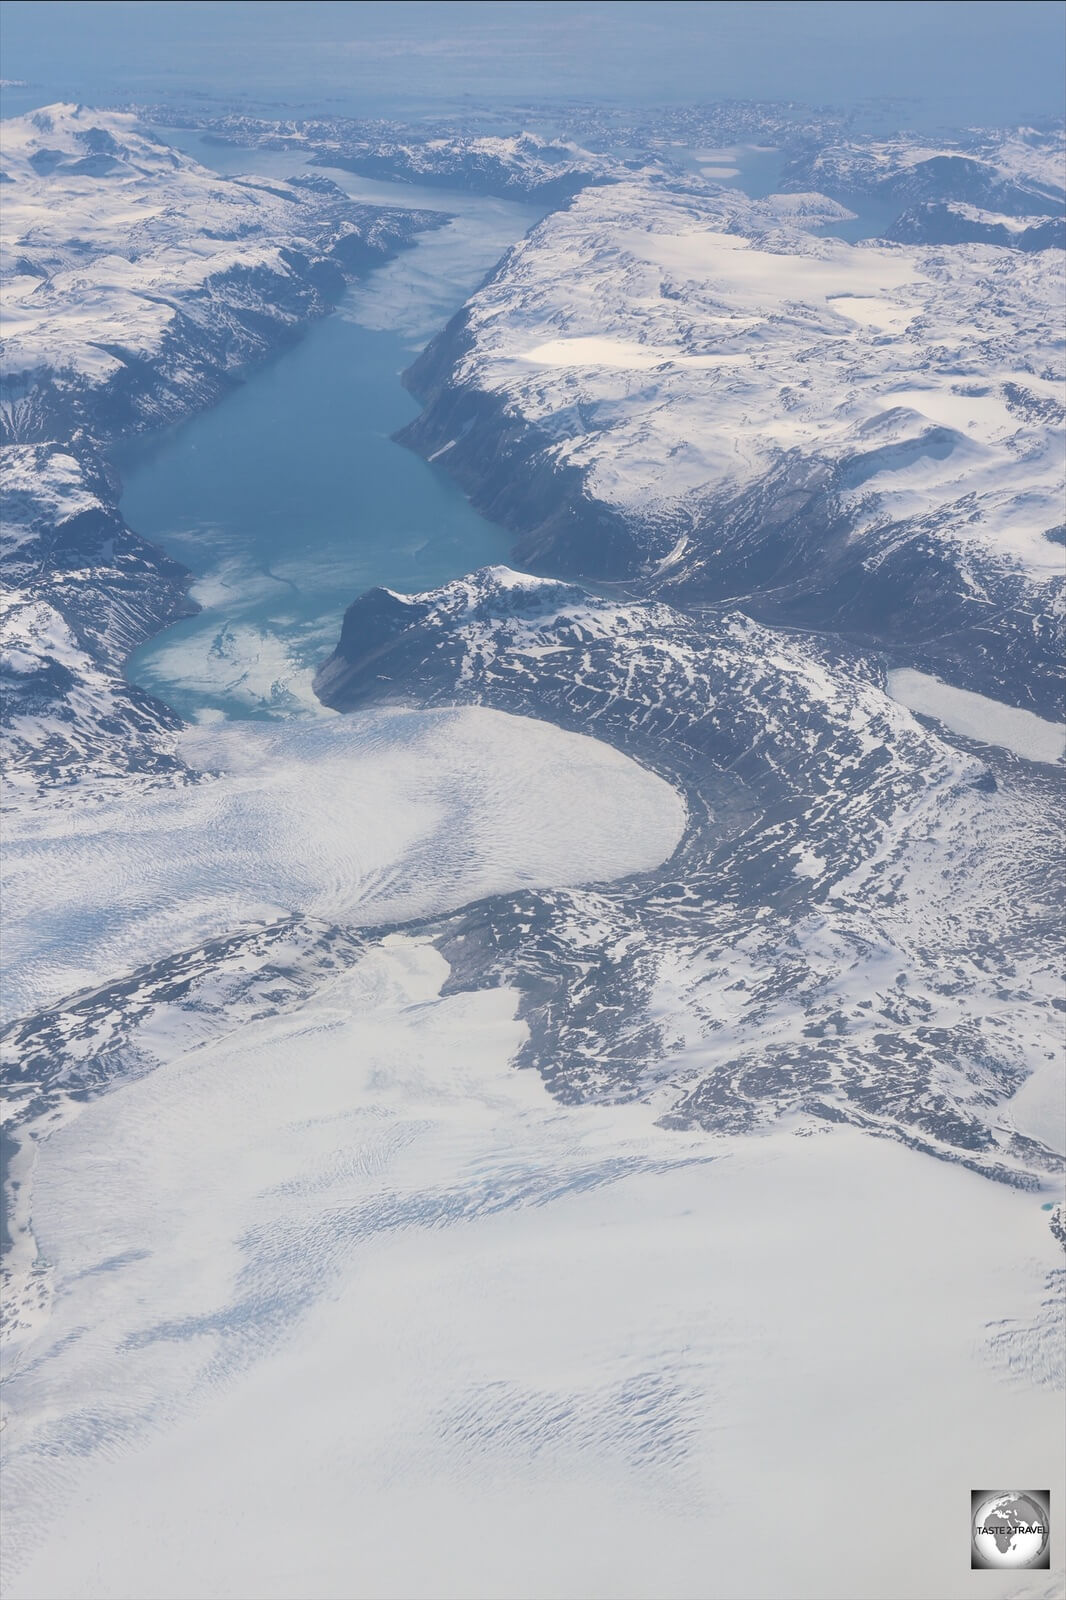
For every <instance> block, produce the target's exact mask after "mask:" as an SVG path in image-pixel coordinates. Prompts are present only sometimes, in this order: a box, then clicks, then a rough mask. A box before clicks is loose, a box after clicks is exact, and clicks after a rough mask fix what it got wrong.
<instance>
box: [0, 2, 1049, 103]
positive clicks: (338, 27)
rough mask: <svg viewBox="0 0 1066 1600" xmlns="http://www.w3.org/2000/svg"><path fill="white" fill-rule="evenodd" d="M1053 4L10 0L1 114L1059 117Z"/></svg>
mask: <svg viewBox="0 0 1066 1600" xmlns="http://www.w3.org/2000/svg"><path fill="white" fill-rule="evenodd" d="M1064 16H1066V13H1064V8H1063V7H1062V6H1061V5H1060V4H1058V3H1057V0H1011V3H1003V0H741V3H732V0H682V3H675V0H656V3H649V4H646V3H640V0H532V3H526V0H508V3H505V4H504V3H493V0H475V3H469V0H432V3H422V0H402V3H392V4H388V3H385V4H381V3H343V0H328V3H320V0H301V3H289V0H269V3H265V4H264V3H258V0H240V3H209V0H181V3H170V0H155V3H153V4H144V3H142V0H132V3H127V0H77V3H74V4H68V3H65V0H47V3H41V0H7V4H6V5H5V7H4V14H3V46H4V51H3V54H4V66H3V73H4V76H5V78H7V79H8V80H12V79H15V80H19V79H24V80H27V81H28V84H29V88H28V89H26V90H21V89H18V88H15V89H14V90H11V91H9V94H8V101H7V110H8V111H9V112H13V111H22V110H24V109H27V107H28V106H29V105H30V104H33V103H36V104H39V103H40V102H41V100H42V99H45V100H48V99H55V98H57V97H59V96H63V97H68V98H75V99H79V100H84V101H88V102H95V101H99V100H100V99H105V100H106V99H121V98H126V97H129V96H134V97H139V96H140V97H145V98H148V99H154V100H161V99H162V100H165V99H169V98H173V97H178V98H180V97H182V96H184V95H192V96H200V97H202V96H204V95H206V96H208V97H214V98H217V99H223V100H229V101H231V102H245V103H249V104H256V105H259V106H265V105H267V104H274V105H275V107H276V108H277V109H279V110H281V109H282V108H287V109H288V110H289V111H290V112H300V111H303V112H315V113H331V112H332V113H336V114H344V115H356V116H359V115H363V114H366V113H368V112H371V113H374V114H383V115H389V114H402V115H415V116H417V115H419V114H421V113H424V112H426V111H438V112H439V111H441V110H445V109H453V110H454V109H456V108H457V107H460V106H462V105H463V104H464V102H465V101H468V100H473V101H476V102H480V103H486V102H488V103H496V104H498V105H503V104H506V103H507V102H508V101H514V100H516V99H517V100H522V99H531V100H535V101H537V102H541V103H545V102H549V103H550V102H553V101H559V100H563V99H566V98H575V97H576V98H580V99H589V100H599V101H603V100H620V101H623V102H626V103H628V104H648V103H652V102H679V101H688V100H712V99H720V98H738V99H784V100H799V101H804V102H807V103H833V104H836V105H842V106H849V107H855V106H860V105H861V106H864V107H865V108H866V113H867V115H868V116H869V117H878V116H884V115H886V114H887V115H889V116H890V118H892V119H895V120H897V121H898V120H900V119H902V120H903V121H905V122H907V123H910V124H911V125H920V126H928V127H932V126H938V125H943V124H952V125H956V124H959V123H966V122H973V121H978V122H982V123H989V122H993V123H995V122H1008V121H1009V122H1019V121H1030V120H1032V119H1035V118H1042V117H1048V116H1059V115H1061V114H1062V109H1063V100H1064V91H1063V82H1064V67H1066V21H1064ZM886 99H887V100H890V101H892V102H893V103H894V104H893V106H892V107H890V108H885V107H883V106H877V105H874V104H872V102H882V101H884V100H886Z"/></svg>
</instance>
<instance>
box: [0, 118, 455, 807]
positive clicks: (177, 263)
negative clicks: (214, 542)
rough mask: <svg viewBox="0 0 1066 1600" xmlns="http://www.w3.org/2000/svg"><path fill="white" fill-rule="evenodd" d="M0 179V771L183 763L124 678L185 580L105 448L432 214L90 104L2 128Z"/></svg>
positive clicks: (207, 385)
mask: <svg viewBox="0 0 1066 1600" xmlns="http://www.w3.org/2000/svg"><path fill="white" fill-rule="evenodd" d="M3 172H4V178H5V182H4V185H3V195H4V236H3V258H2V282H3V313H4V344H3V377H2V382H0V437H2V438H3V440H4V442H5V443H6V444H7V446H8V449H7V450H6V452H5V460H4V464H3V469H2V471H3V477H2V486H3V494H4V503H5V516H4V530H3V547H2V561H3V587H4V595H3V599H4V607H5V625H4V639H5V653H4V657H3V674H4V684H5V695H4V700H5V709H4V714H5V719H6V721H7V723H8V725H9V727H10V730H11V736H12V738H11V743H10V745H9V774H10V776H11V778H12V780H13V781H14V782H15V783H16V785H17V784H18V783H19V782H21V781H22V780H23V779H26V781H29V782H36V781H38V780H40V779H47V778H48V777H49V776H53V777H54V776H56V775H58V774H59V773H61V772H63V771H67V772H68V773H70V774H71V775H72V776H76V775H77V774H78V773H79V772H81V771H82V770H84V766H85V763H86V761H87V760H89V759H90V757H91V764H92V765H93V767H94V768H95V769H96V770H97V771H100V772H108V771H110V772H118V771H125V770H129V769H130V768H131V767H136V768H141V769H145V768H147V769H155V770H158V769H161V768H162V769H166V768H171V769H173V768H175V767H176V766H177V763H176V761H175V758H174V757H173V755H172V753H170V752H169V749H168V742H167V740H168V734H169V731H171V730H172V729H173V728H174V726H175V719H174V718H173V716H172V715H171V714H170V713H169V712H168V711H167V709H166V707H164V706H161V705H159V704H157V703H155V702H153V701H151V700H150V699H149V698H148V697H147V696H146V695H144V694H142V693H141V692H140V691H138V690H136V689H134V688H132V687H131V686H130V685H129V684H127V683H126V681H125V679H124V678H123V676H122V673H121V665H122V662H123V661H124V659H125V658H126V657H127V656H128V655H129V653H130V652H131V651H132V650H133V649H134V648H135V647H136V645H138V644H139V643H141V642H142V641H143V640H144V639H146V638H148V637H150V636H151V635H152V634H153V633H155V632H156V631H158V629H159V628H161V627H162V626H163V625H164V623H165V622H167V621H168V620H172V619H173V618H174V617H175V616H177V615H180V614H181V612H182V611H183V610H187V609H188V602H187V600H185V598H184V588H185V581H186V577H187V575H186V574H185V573H184V572H183V571H182V569H181V568H180V567H179V566H178V564H177V563H176V562H174V561H173V560H171V559H170V558H168V557H167V556H165V555H164V554H163V553H162V552H161V551H159V550H156V549H154V548H153V547H151V546H150V545H148V544H147V543H146V542H145V541H144V540H143V539H139V538H138V537H136V536H135V535H134V534H132V533H131V532H130V531H129V529H128V528H126V527H125V525H124V524H123V522H122V519H121V517H120V516H119V513H118V509H117V497H118V485H117V483H116V481H115V478H114V474H113V473H112V472H111V470H110V468H109V467H108V464H107V450H108V447H109V446H110V445H111V444H113V443H114V442H115V441H117V440H119V439H121V438H127V437H129V435H130V434H133V433H138V432H143V431H146V430H148V429H151V428H158V427H160V426H161V425H163V424H165V423H168V422H172V421H175V420H176V419H178V418H179V417H182V416H185V415H187V414H188V413H189V412H191V411H194V410H198V409H200V408H202V407H204V406H206V405H209V404H211V403H212V402H213V401H214V400H216V399H217V398H218V397H219V396H220V395H221V394H223V393H225V391H226V390H227V388H229V387H230V386H231V385H232V384H233V383H235V382H237V381H239V379H240V376H241V374H242V373H243V372H244V371H245V370H246V369H247V368H249V367H250V366H251V365H253V364H254V363H255V362H256V361H259V360H261V359H262V358H263V357H264V356H265V355H267V354H268V353H269V352H270V351H271V350H273V349H275V348H277V347H278V346H279V345H280V344H282V343H284V342H285V341H287V340H290V339H292V338H294V337H295V336H296V335H297V334H298V333H299V331H300V329H301V328H303V327H304V326H305V325H306V324H307V322H308V321H309V320H310V319H311V318H314V317H318V316H321V315H323V314H324V313H325V312H326V311H328V310H329V308H330V306H331V304H332V303H333V302H334V301H335V299H336V298H337V296H338V294H339V293H340V292H341V290H342V289H343V287H344V285H345V283H346V281H347V280H348V278H349V277H351V276H352V275H353V274H357V273H359V272H362V271H364V270H365V269H366V268H367V267H368V266H370V265H372V264H373V263H374V262H379V261H381V260H384V259H385V258H386V257H387V256H388V255H389V254H390V253H391V252H393V251H395V250H396V249H398V248H400V247H402V246H403V245H404V244H405V243H406V242H407V241H408V240H409V239H410V238H411V237H412V235H413V234H414V233H415V232H416V231H417V230H418V229H421V228H425V227H431V226H435V225H437V223H438V222H439V218H438V217H435V216H432V215H430V214H427V213H413V212H412V213H405V212H402V211H397V210H395V209H392V210H389V211H382V210H380V209H378V208H375V207H372V206H360V205H353V204H352V202H351V201H350V200H349V199H348V198H347V196H345V195H344V194H343V193H342V192H341V191H340V190H339V189H337V188H336V187H335V186H334V185H332V184H331V183H330V182H329V181H328V180H327V179H325V178H320V177H316V176H310V177H308V178H301V179H296V180H293V181H291V182H286V183H279V184H270V183H267V182H265V181H261V180H258V179H251V178H249V179H228V178H220V177H219V176H218V175H217V174H215V173H211V172H208V171H207V170H206V169H204V168H203V167H201V166H199V165H197V163H196V162H194V161H192V160H190V159H189V158H188V157H187V156H185V155H182V154H181V153H180V152H179V151H176V150H174V149H172V148H170V147H169V146H167V145H164V144H162V143H160V142H159V141H158V140H157V139H156V138H154V137H153V136H152V135H150V134H148V133H146V132H145V131H144V130H143V129H141V128H140V127H139V126H138V124H137V122H136V120H135V118H134V117H133V116H131V115H127V114H124V113H116V112H97V111H94V110H91V109H88V108H86V107H81V106H70V105H56V106H51V107H48V108H47V109H45V110H42V111H38V112H35V113H33V114H32V115H31V116H27V117H21V118H12V119H9V120H7V121H5V123H4V126H3Z"/></svg>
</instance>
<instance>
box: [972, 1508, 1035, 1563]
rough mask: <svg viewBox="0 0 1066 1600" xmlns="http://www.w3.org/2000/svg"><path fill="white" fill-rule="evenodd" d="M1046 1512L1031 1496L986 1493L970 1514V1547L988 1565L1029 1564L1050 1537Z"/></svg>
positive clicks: (1033, 1560)
mask: <svg viewBox="0 0 1066 1600" xmlns="http://www.w3.org/2000/svg"><path fill="white" fill-rule="evenodd" d="M1050 1532H1051V1530H1050V1527H1049V1525H1048V1514H1047V1510H1046V1508H1045V1507H1044V1506H1042V1505H1041V1504H1040V1502H1039V1501H1038V1500H1034V1499H1033V1498H1032V1496H1031V1495H1028V1494H1023V1493H1021V1492H1018V1491H1011V1492H1009V1493H1007V1494H994V1495H989V1496H988V1497H987V1498H986V1499H984V1500H982V1501H981V1502H980V1503H979V1505H978V1506H977V1508H976V1510H975V1511H974V1515H973V1547H974V1550H975V1552H976V1553H977V1555H978V1556H980V1557H981V1559H982V1560H983V1561H984V1563H985V1565H986V1566H989V1567H1031V1566H1034V1565H1035V1564H1036V1563H1037V1562H1038V1561H1039V1560H1040V1558H1041V1556H1043V1554H1044V1551H1045V1550H1046V1549H1047V1543H1048V1538H1049V1537H1050Z"/></svg>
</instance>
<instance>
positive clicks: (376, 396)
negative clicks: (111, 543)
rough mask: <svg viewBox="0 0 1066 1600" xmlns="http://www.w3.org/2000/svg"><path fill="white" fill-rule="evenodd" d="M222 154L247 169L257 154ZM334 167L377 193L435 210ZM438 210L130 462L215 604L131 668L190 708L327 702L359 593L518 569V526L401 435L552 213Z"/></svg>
mask: <svg viewBox="0 0 1066 1600" xmlns="http://www.w3.org/2000/svg"><path fill="white" fill-rule="evenodd" d="M196 154H197V155H198V156H199V157H200V158H201V159H203V158H204V156H205V155H207V154H208V152H207V151H206V150H205V151H201V150H197V152H196ZM219 157H220V159H218V160H217V162H216V164H217V165H219V166H222V165H226V166H227V167H229V168H230V169H231V170H232V169H233V167H235V166H236V165H238V164H239V165H240V166H241V167H242V168H243V169H245V170H247V168H248V167H249V165H250V161H249V155H248V153H247V152H242V153H239V155H238V154H237V153H234V152H228V151H227V152H219ZM252 159H254V158H252ZM296 165H297V164H296V163H294V162H292V161H291V158H289V166H290V170H296ZM331 176H336V177H337V179H338V181H343V182H344V185H345V187H346V188H349V189H351V190H352V191H353V192H355V193H359V194H361V195H362V194H363V193H364V192H365V191H366V190H368V189H372V190H373V192H374V194H373V197H374V198H375V199H378V200H380V199H382V198H383V192H385V191H389V193H388V194H387V199H389V200H391V203H394V204H395V203H402V204H406V205H411V204H413V203H414V204H418V203H421V201H422V199H423V196H422V195H421V194H419V193H418V191H412V190H411V189H410V188H409V187H407V186H399V185H382V184H374V185H367V184H363V183H361V181H360V180H358V179H348V178H347V177H346V176H344V175H342V174H335V175H334V174H331ZM416 196H417V198H416ZM366 197H367V198H369V195H366ZM433 202H434V206H435V208H436V209H438V210H439V209H441V207H442V206H445V205H446V206H448V208H449V210H451V209H452V208H453V207H455V208H457V210H458V212H459V214H458V215H456V217H455V219H454V220H453V221H452V222H450V223H449V225H448V226H447V227H445V228H443V229H441V230H439V231H438V232H436V233H432V234H427V235H424V236H423V237H422V240H421V242H420V243H419V244H418V245H417V246H416V247H415V248H414V249H413V250H409V251H405V252H403V253H402V254H401V255H400V256H399V257H397V258H396V259H395V260H394V261H392V262H390V263H389V264H387V265H386V266H385V267H383V268H380V269H378V270H377V271H376V272H375V273H373V274H371V276H370V278H369V279H368V280H367V281H365V282H364V283H361V284H357V285H356V286H355V287H354V288H352V289H351V290H350V291H349V292H348V294H347V296H346V297H345V299H344V301H343V302H342V304H341V305H340V307H339V308H338V310H337V311H336V312H335V313H334V314H333V315H332V316H330V317H328V318H325V319H324V320H323V321H321V322H319V323H317V324H315V325H314V326H313V327H312V328H311V329H310V330H309V332H308V333H307V334H306V335H305V336H304V337H303V338H302V339H301V340H300V342H299V343H298V344H296V345H295V346H294V347H292V348H291V349H289V350H287V351H286V352H285V353H284V354H282V355H280V356H278V357H276V358H275V359H273V360H272V361H271V362H270V363H268V364H267V365H266V366H265V367H263V368H261V369H259V370H257V371H256V372H255V373H253V374H252V375H251V376H250V377H249V378H248V379H247V381H246V382H244V383H243V384H242V385H241V386H240V387H239V388H237V389H236V390H235V391H234V392H233V393H231V394H230V395H228V396H227V397H226V398H225V399H224V400H223V401H221V403H220V404H218V405H217V406H215V407H214V408H212V409H211V410H210V411H208V412H205V413H203V414H202V415H200V416H197V417H195V418H193V419H191V420H190V421H188V422H186V423H184V424H182V425H180V426H179V427H177V428H175V429H173V430H171V431H170V432H168V433H166V434H165V435H162V436H157V437H156V438H154V439H152V440H151V441H148V442H139V443H137V444H135V445H132V446H129V447H127V448H126V449H125V450H124V451H123V452H122V453H121V454H119V455H118V456H117V457H116V461H117V464H118V466H119V470H120V472H121V474H122V478H123V482H124V492H123V495H122V500H121V506H122V512H123V515H124V516H125V518H126V521H127V522H128V523H129V525H130V527H132V528H134V529H135V530H136V531H137V532H138V533H141V534H143V535H144V536H146V537H147V538H149V539H151V540H153V541H154V542H156V543H158V544H161V545H162V546H163V547H164V548H165V549H166V550H167V551H169V552H170V553H171V554H172V555H174V556H176V557H177V558H178V560H180V561H182V562H184V564H185V565H186V566H187V567H188V568H190V570H191V571H192V572H193V573H194V574H195V575H196V581H195V583H194V585H193V588H192V596H193V598H194V599H195V600H196V601H198V602H199V604H200V605H201V606H202V607H203V610H202V611H201V613H200V614H199V615H198V616H196V617H193V618H190V619H187V620H183V621H181V622H179V623H177V624H175V625H174V626H172V627H170V628H168V629H166V630H165V632H164V633H162V634H160V635H158V636H157V637H156V638H154V639H152V640H151V641H150V642H149V643H148V644H146V645H145V646H143V647H142V648H141V649H140V650H138V651H137V652H136V653H135V654H134V656H133V657H132V658H131V660H130V663H129V666H128V673H129V676H130V677H131V678H132V679H133V680H134V681H135V682H137V683H139V684H141V685H142V686H143V687H144V688H146V689H148V690H150V691H151V692H152V693H154V694H157V695H159V696H160V697H161V698H162V699H164V700H165V701H166V702H167V703H168V704H169V705H172V706H173V707H174V708H175V709H176V710H177V711H179V712H180V713H181V714H182V715H183V716H186V717H197V716H202V715H204V714H205V713H207V714H210V713H214V714H217V713H219V712H222V713H224V714H226V715H228V716H237V717H256V716H263V715H276V714H287V713H291V712H293V711H295V710H299V709H301V708H306V709H308V710H310V709H312V708H314V706H315V702H314V699H313V696H312V694H311V689H310V679H311V675H312V673H313V671H314V668H315V666H316V665H317V664H318V663H319V662H320V661H321V660H322V659H323V658H324V657H325V656H326V655H327V654H328V653H329V651H330V650H331V649H332V647H333V645H334V644H335V642H336V639H337V634H338V631H339V628H340V622H341V617H342V615H343V613H344V610H345V608H346V607H347V606H348V605H349V604H350V603H351V601H352V600H353V599H354V598H355V597H356V596H357V595H358V594H360V593H362V592H363V591H364V590H365V589H368V588H370V587H372V586H373V585H375V584H386V585H388V586H389V587H391V588H398V589H402V590H405V591H417V590H419V589H425V588H430V587H433V586H434V585H436V584H440V583H443V582H446V581H447V580H448V579H450V578H453V577H456V576H458V575H460V574H462V573H464V572H469V571H470V570H472V569H473V568H475V567H478V566H483V565H486V564H487V563H491V562H497V561H506V560H507V559H508V555H509V549H510V540H509V538H508V536H507V535H506V534H505V533H504V532H503V530H502V529H500V528H498V527H496V526H494V525H493V524H492V523H489V522H486V521H485V519H484V518H482V517H481V516H479V515H478V513H477V512H476V511H475V510H474V509H473V507H472V506H471V505H470V504H469V502H468V501H467V500H466V499H465V497H464V496H463V494H462V493H461V491H460V490H459V489H458V488H457V487H456V486H455V485H454V484H453V483H452V482H451V481H450V480H449V479H448V478H447V477H446V476H445V475H444V473H443V472H441V471H440V470H438V469H437V468H435V467H433V466H432V465H430V464H427V463H426V462H424V461H422V460H421V459H420V458H419V457H418V456H416V455H414V454H412V453H411V452H410V451H408V450H405V449H403V448H401V446H399V445H397V444H394V443H393V442H392V440H391V438H390V435H391V434H392V433H394V432H395V431H396V430H397V429H398V428H400V427H402V426H403V425H404V423H406V422H408V421H409V420H410V419H411V418H412V417H413V416H414V415H415V414H416V412H417V410H418V407H417V403H416V402H415V401H414V400H413V399H412V398H411V396H410V395H409V394H407V392H406V391H405V390H404V389H403V388H402V386H401V383H400V374H401V372H402V371H403V369H404V368H405V367H406V366H408V365H409V364H410V362H411V360H412V358H413V356H414V354H415V353H416V352H417V350H419V349H420V348H421V347H422V346H423V345H424V344H425V342H426V340H427V339H428V338H429V337H430V336H431V335H432V333H433V332H434V331H435V330H436V329H437V328H438V327H440V326H442V325H443V324H444V322H446V321H447V319H448V317H449V316H450V315H451V314H452V312H453V311H454V310H456V309H457V308H458V307H459V306H460V305H461V304H462V302H463V300H464V298H465V297H466V295H467V294H468V293H469V292H470V291H471V290H472V289H473V288H474V287H475V286H476V285H477V283H478V282H479V281H480V279H481V278H482V276H483V275H484V273H485V272H486V271H487V270H488V269H489V268H490V267H491V266H492V264H493V263H494V262H495V261H496V260H497V259H498V257H499V255H500V254H501V253H502V251H503V249H504V248H506V246H507V245H508V244H509V243H511V242H512V241H513V240H515V239H517V238H520V237H521V235H522V234H523V233H524V232H525V230H526V228H528V227H529V226H530V224H531V223H532V222H533V221H534V220H536V213H534V212H531V211H529V210H528V209H526V208H523V207H520V206H517V205H510V204H507V203H505V202H494V201H488V202H482V201H478V200H472V199H471V197H469V196H442V195H441V192H440V191H434V193H433Z"/></svg>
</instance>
